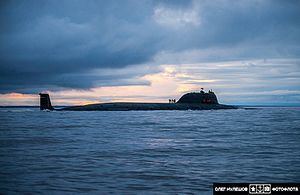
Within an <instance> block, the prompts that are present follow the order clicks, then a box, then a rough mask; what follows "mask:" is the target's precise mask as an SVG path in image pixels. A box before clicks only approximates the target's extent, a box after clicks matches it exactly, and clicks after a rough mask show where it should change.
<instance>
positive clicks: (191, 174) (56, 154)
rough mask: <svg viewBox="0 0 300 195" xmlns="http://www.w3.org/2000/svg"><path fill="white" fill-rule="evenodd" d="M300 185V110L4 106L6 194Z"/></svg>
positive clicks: (1, 187) (0, 137)
mask: <svg viewBox="0 0 300 195" xmlns="http://www.w3.org/2000/svg"><path fill="white" fill-rule="evenodd" d="M213 182H256V183H258V182H264V183H266V182H267V183H269V182H300V108H279V107H276V108H257V109H249V110H248V109H237V110H205V111H127V112H126V111H123V112H122V111H120V112H114V111H103V112H101V111H90V112H76V111H75V112H71V111H53V112H43V111H39V109H38V108H0V193H4V194H10V193H22V194H24V193H46V194H47V193H51V194H53V193H54V194H55V193H59V194H61V193H69V194H73V193H78V192H83V193H91V194H93V193H94V194H108V193H116V194H142V193H143V194H145V193H146V194H147V193H148V194H153V193H155V194H160V193H162V194H165V193H167V194H168V193H171V194H174V193H196V194H210V193H211V191H212V184H213Z"/></svg>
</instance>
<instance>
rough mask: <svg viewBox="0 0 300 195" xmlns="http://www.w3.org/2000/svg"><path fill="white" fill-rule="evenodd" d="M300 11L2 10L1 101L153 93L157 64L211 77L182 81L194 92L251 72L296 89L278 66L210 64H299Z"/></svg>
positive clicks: (164, 5) (261, 6) (96, 4)
mask: <svg viewBox="0 0 300 195" xmlns="http://www.w3.org/2000/svg"><path fill="white" fill-rule="evenodd" d="M299 7H300V6H299V2H298V1H267V0H266V1H246V0H245V1H241V2H236V3H234V4H232V3H231V1H217V2H216V1H147V0H145V1H131V0H128V1H92V0H91V1H80V0H75V1H72V2H71V1H56V0H54V1H37V0H29V1H5V2H2V3H1V7H0V25H1V27H2V28H1V29H0V93H10V92H20V93H36V92H39V91H43V90H51V91H57V90H72V89H76V90H90V89H94V88H98V87H110V86H129V85H141V86H145V87H147V86H151V84H152V83H151V82H152V81H149V80H145V79H144V76H145V75H149V74H150V75H151V74H156V73H158V72H159V71H162V70H161V69H160V65H161V64H174V65H178V66H176V67H177V68H178V70H180V69H181V68H180V64H189V63H190V64H197V66H198V67H197V68H198V70H203V71H204V72H205V71H207V70H208V69H213V70H214V71H213V72H209V71H207V72H206V73H205V75H204V77H205V78H191V79H189V78H186V77H185V78H182V80H184V82H185V83H186V84H190V87H191V89H192V86H191V85H192V83H194V85H195V84H196V83H197V84H198V85H200V84H201V83H205V82H206V83H207V82H208V81H212V80H213V81H220V82H221V80H222V79H224V78H222V79H220V78H218V77H216V78H215V75H222V74H223V75H225V76H224V77H226V76H227V77H228V78H229V77H232V78H234V77H236V78H239V79H243V78H242V77H239V76H240V75H244V74H246V73H247V71H248V70H252V73H253V75H255V74H257V75H258V76H261V77H264V78H268V79H270V81H271V80H272V77H273V80H274V79H275V80H276V79H277V78H279V77H285V76H287V77H288V78H284V81H283V82H286V83H287V84H288V83H289V82H290V83H291V84H290V85H291V86H294V84H293V82H294V81H293V79H294V78H295V77H296V78H298V74H296V75H293V74H295V73H293V72H292V70H295V69H296V70H299V65H295V66H296V68H295V66H292V67H291V66H289V65H288V64H284V66H283V67H282V68H281V69H277V68H276V64H272V66H270V67H269V70H270V71H271V72H267V71H266V70H265V69H264V68H263V71H264V72H263V74H262V70H261V69H260V67H257V66H256V64H255V63H254V64H253V66H252V67H251V65H250V64H249V67H248V66H239V67H235V68H234V70H231V69H229V68H224V67H217V68H216V67H214V66H213V65H210V64H209V63H210V62H214V63H218V62H221V63H223V62H226V61H238V62H241V61H243V60H254V61H255V60H259V59H267V60H268V59H299V55H300V47H299V43H300V38H299V34H300V20H298V18H300V11H299ZM204 63H208V64H209V66H206V65H205V64H204ZM297 63H298V62H297ZM273 66H274V67H273ZM132 67H134V68H132ZM231 68H233V67H231ZM285 69H286V70H285ZM230 71H231V74H230ZM256 71H257V72H256ZM272 71H275V72H272ZM276 71H279V72H277V73H276ZM286 71H288V72H286ZM188 75H192V73H188ZM206 77H207V78H206ZM208 77H209V78H208ZM232 80H234V79H232ZM196 81H197V82H196ZM253 83H255V81H253ZM237 84H239V81H232V85H231V86H234V85H237ZM229 87H230V86H229ZM185 88H187V86H185ZM182 89H184V87H183V88H182ZM256 90H258V89H256Z"/></svg>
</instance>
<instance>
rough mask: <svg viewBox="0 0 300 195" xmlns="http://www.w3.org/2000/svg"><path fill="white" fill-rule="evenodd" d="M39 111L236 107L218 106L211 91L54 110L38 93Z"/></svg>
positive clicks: (43, 95)
mask: <svg viewBox="0 0 300 195" xmlns="http://www.w3.org/2000/svg"><path fill="white" fill-rule="evenodd" d="M39 95H40V110H57V111H130V110H212V109H213V110H217V109H237V108H238V107H237V106H231V105H224V104H219V102H218V99H217V96H216V95H215V93H214V92H213V91H212V90H209V92H204V90H203V88H202V90H201V91H200V92H191V93H186V94H184V95H183V96H181V98H180V99H179V100H178V101H177V102H176V101H175V99H172V100H170V99H169V103H135V102H113V103H98V104H88V105H81V106H69V107H64V108H60V109H55V108H54V107H53V106H52V104H51V100H50V96H49V94H46V93H40V94H39Z"/></svg>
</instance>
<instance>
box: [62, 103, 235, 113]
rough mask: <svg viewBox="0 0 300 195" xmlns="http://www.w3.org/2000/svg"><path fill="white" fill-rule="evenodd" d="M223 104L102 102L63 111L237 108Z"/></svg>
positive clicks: (72, 107)
mask: <svg viewBox="0 0 300 195" xmlns="http://www.w3.org/2000/svg"><path fill="white" fill-rule="evenodd" d="M237 108H238V107H236V106H230V105H223V104H184V103H127V102H120V103H102V104H90V105H84V106H70V107H65V108H62V109H59V110H61V111H130V110H217V109H237Z"/></svg>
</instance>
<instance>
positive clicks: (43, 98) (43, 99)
mask: <svg viewBox="0 0 300 195" xmlns="http://www.w3.org/2000/svg"><path fill="white" fill-rule="evenodd" d="M39 95H40V110H54V108H53V107H52V105H51V101H50V97H49V94H47V93H39Z"/></svg>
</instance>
